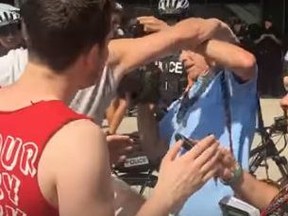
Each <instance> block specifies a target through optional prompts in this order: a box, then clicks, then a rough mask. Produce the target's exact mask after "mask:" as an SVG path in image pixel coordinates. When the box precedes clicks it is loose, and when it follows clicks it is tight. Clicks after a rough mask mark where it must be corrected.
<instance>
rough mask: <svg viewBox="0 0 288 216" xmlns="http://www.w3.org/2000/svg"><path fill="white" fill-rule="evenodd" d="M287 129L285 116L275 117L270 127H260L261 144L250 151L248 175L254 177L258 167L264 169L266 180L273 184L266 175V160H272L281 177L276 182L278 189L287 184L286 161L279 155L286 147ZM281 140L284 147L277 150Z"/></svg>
mask: <svg viewBox="0 0 288 216" xmlns="http://www.w3.org/2000/svg"><path fill="white" fill-rule="evenodd" d="M262 123H263V122H262ZM287 127H288V118H287V115H284V116H280V117H275V118H274V123H273V124H272V125H271V126H269V127H262V129H260V130H258V133H259V134H260V136H261V142H260V144H259V145H258V146H257V147H255V148H254V149H252V150H251V151H250V163H249V171H250V173H251V174H252V175H254V176H255V172H256V170H258V168H259V167H265V171H266V180H267V181H268V182H275V181H273V180H271V179H270V176H269V173H268V170H269V165H268V162H267V160H268V159H272V161H273V162H274V163H275V164H276V166H277V168H278V170H279V172H280V175H281V177H280V178H279V179H278V180H277V181H276V184H277V185H278V186H280V187H281V186H283V185H285V184H286V183H288V161H287V159H286V157H285V156H281V153H282V152H283V151H284V150H285V149H286V147H287V134H288V131H287ZM279 136H280V138H279V139H278V140H277V141H276V142H274V140H275V138H276V137H279ZM282 138H283V141H284V145H283V147H282V148H280V149H278V148H279V146H277V145H278V144H279V142H280V141H281V140H282ZM277 147H278V148H277Z"/></svg>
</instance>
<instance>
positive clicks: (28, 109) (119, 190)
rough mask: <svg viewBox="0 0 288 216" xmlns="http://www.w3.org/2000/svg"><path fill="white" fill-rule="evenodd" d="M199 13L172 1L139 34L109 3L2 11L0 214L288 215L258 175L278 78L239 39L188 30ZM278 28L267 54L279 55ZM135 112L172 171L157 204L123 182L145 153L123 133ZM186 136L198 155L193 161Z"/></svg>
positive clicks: (283, 195) (206, 24) (48, 2)
mask: <svg viewBox="0 0 288 216" xmlns="http://www.w3.org/2000/svg"><path fill="white" fill-rule="evenodd" d="M189 7H190V5H189V1H188V0H176V1H175V0H174V1H172V0H171V1H169V0H160V1H159V6H158V14H157V18H156V16H145V17H143V16H142V17H137V18H136V19H134V20H132V21H131V22H129V28H128V29H129V32H127V28H125V27H123V26H122V24H121V18H122V13H123V6H122V5H120V4H119V3H115V2H113V1H110V0H99V1H93V0H70V1H61V0H26V1H25V2H23V4H22V5H21V9H19V8H16V7H14V6H12V5H7V4H0V44H1V57H0V71H1V72H0V87H1V88H0V215H31V216H32V215H37V216H38V215H43V216H45V215H49V216H50V215H64V216H66V215H67V216H68V215H69V216H73V215H128V216H129V215H139V216H140V215H145V216H146V215H149V216H150V215H151V216H153V215H155V216H159V215H169V214H172V215H183V216H185V215H199V216H203V215H212V216H214V215H215V216H218V215H222V214H223V212H222V211H221V208H220V207H219V201H220V200H221V198H223V197H225V196H227V195H235V196H237V197H238V198H240V199H241V200H244V201H246V202H248V203H250V204H251V205H253V206H255V207H256V208H258V209H260V210H261V212H262V215H263V216H266V215H267V216H268V215H271V216H272V215H285V214H287V204H288V197H287V187H288V186H286V187H284V188H283V189H278V188H276V187H274V186H272V185H269V184H267V183H264V182H260V181H258V180H257V179H255V178H254V177H253V176H251V175H250V174H249V172H248V160H249V151H250V146H251V143H252V141H253V136H254V133H255V129H256V127H257V125H256V119H257V111H258V100H259V98H258V91H257V78H258V75H259V77H260V73H261V70H262V69H263V68H266V67H264V66H261V65H260V64H261V62H259V61H260V60H259V58H258V57H259V56H257V53H254V52H252V51H251V47H252V46H250V47H248V43H247V44H245V45H244V42H243V41H244V39H243V40H242V39H241V38H240V37H239V34H240V33H239V34H238V35H237V34H236V35H235V34H234V33H233V30H234V32H235V31H238V30H239V29H240V30H241V28H239V26H235V28H233V30H232V29H231V28H230V27H229V26H228V25H227V24H226V23H224V22H222V21H220V20H218V19H216V18H213V19H202V18H189V17H188V16H187V14H188V13H187V11H188V9H189ZM20 11H21V13H20ZM234 24H235V25H238V24H239V23H238V22H236V23H234ZM266 24H267V25H266V27H267V32H265V35H264V36H263V35H262V36H261V37H260V38H259V39H256V40H254V42H253V43H254V45H255V44H256V46H257V44H261V43H262V41H265V40H266V39H267V37H268V39H271V38H272V40H274V41H276V42H279V41H278V38H277V37H274V36H275V35H274V36H273V33H271V32H270V31H271V24H269V23H266ZM269 29H270V30H269ZM240 30H239V32H241V31H240ZM271 34H272V36H271ZM237 36H238V37H237ZM250 45H251V44H250ZM254 45H253V46H254ZM273 56H274V55H273ZM257 65H258V66H257ZM262 67H263V68H262ZM263 70H264V69H263ZM286 78H287V77H286ZM284 81H285V82H284V84H285V85H286V86H288V85H287V79H285V80H284ZM273 88H274V87H273ZM273 90H274V89H273ZM130 104H133V105H137V107H138V111H137V120H138V129H139V136H140V140H141V148H142V150H143V152H145V154H146V155H147V156H148V158H149V160H150V161H151V162H152V163H159V162H160V161H161V165H160V167H159V174H158V182H157V185H156V186H155V188H154V191H153V193H152V195H151V196H150V197H148V198H146V199H145V198H144V197H142V196H140V195H139V194H137V193H135V192H134V191H133V190H132V189H131V188H130V187H129V186H128V185H127V184H126V183H124V182H122V181H121V180H120V179H117V177H115V176H112V175H111V168H112V166H113V165H114V164H117V163H120V162H123V161H125V158H126V156H127V153H128V152H131V151H133V148H134V146H133V140H132V139H131V138H130V137H129V136H127V135H119V134H117V128H118V126H119V124H120V122H121V120H122V119H123V117H124V114H125V111H126V109H127V108H128V107H129V105H130ZM281 106H282V107H283V108H284V109H287V108H288V96H287V95H286V96H284V97H283V99H282V100H281ZM104 118H107V120H108V122H109V129H108V131H107V132H106V133H104V131H103V129H102V128H101V126H102V122H103V119H104ZM177 134H181V135H182V136H185V137H187V138H188V139H193V140H196V142H197V144H196V145H195V146H194V147H193V148H191V149H186V148H184V147H183V141H181V140H180V141H177V139H176V135H177ZM217 179H220V182H219V183H217Z"/></svg>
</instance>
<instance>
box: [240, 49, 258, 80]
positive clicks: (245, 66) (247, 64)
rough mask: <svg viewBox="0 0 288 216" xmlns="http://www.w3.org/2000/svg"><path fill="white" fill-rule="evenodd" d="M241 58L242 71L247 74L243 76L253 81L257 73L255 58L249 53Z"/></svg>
mask: <svg viewBox="0 0 288 216" xmlns="http://www.w3.org/2000/svg"><path fill="white" fill-rule="evenodd" d="M240 58H241V60H240V62H241V68H242V71H244V72H245V74H243V75H244V76H245V78H246V79H247V80H249V79H252V78H253V77H254V76H255V73H256V65H257V63H256V62H257V61H256V58H255V56H254V55H253V54H251V53H249V52H245V53H244V55H242V57H240Z"/></svg>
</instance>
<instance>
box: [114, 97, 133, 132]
mask: <svg viewBox="0 0 288 216" xmlns="http://www.w3.org/2000/svg"><path fill="white" fill-rule="evenodd" d="M125 96H126V97H125V98H119V105H118V107H117V109H116V110H115V112H114V115H113V118H112V121H111V123H110V124H109V133H110V134H115V133H116V132H117V129H118V127H119V125H120V124H121V122H122V120H123V118H124V116H125V113H126V110H127V108H128V106H129V103H130V99H129V96H128V94H126V95H125Z"/></svg>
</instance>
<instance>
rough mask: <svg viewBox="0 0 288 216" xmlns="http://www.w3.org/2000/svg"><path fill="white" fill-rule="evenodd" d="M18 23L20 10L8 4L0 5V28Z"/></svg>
mask: <svg viewBox="0 0 288 216" xmlns="http://www.w3.org/2000/svg"><path fill="white" fill-rule="evenodd" d="M19 22H20V9H19V8H16V7H14V6H12V5H9V4H3V3H0V27H2V26H6V25H10V24H14V23H19Z"/></svg>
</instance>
